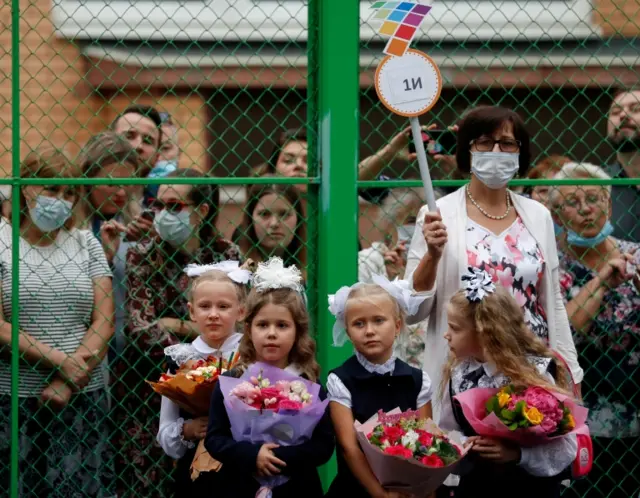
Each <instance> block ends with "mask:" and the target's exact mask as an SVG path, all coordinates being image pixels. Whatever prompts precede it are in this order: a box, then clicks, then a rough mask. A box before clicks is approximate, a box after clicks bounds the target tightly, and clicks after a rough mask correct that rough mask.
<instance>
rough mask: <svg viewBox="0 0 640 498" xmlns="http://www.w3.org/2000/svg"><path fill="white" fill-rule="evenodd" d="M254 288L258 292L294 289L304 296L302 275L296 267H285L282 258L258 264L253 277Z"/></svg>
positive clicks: (274, 258) (270, 259)
mask: <svg viewBox="0 0 640 498" xmlns="http://www.w3.org/2000/svg"><path fill="white" fill-rule="evenodd" d="M253 288H254V289H255V290H256V291H258V292H265V291H268V290H269V289H292V290H294V291H296V292H299V293H300V294H302V295H303V296H304V288H303V286H302V273H301V272H300V270H298V268H296V266H295V265H291V266H288V267H285V266H284V262H283V261H282V259H281V258H278V257H277V256H274V257H273V258H269V259H268V260H267V261H266V262H264V263H258V268H257V270H256V271H255V273H254V275H253Z"/></svg>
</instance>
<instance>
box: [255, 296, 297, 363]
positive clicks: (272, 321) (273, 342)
mask: <svg viewBox="0 0 640 498" xmlns="http://www.w3.org/2000/svg"><path fill="white" fill-rule="evenodd" d="M295 341H296V324H295V321H294V320H293V316H292V315H291V312H290V311H289V310H288V309H287V308H286V307H284V306H280V305H277V304H267V305H265V306H263V307H262V308H261V309H260V311H258V313H257V314H256V316H255V317H254V318H253V320H252V322H251V342H253V346H254V347H255V349H256V357H257V359H258V361H263V362H265V363H269V364H271V365H274V366H277V367H280V368H285V367H286V366H287V365H288V364H289V353H290V352H291V349H292V348H293V345H294V344H295Z"/></svg>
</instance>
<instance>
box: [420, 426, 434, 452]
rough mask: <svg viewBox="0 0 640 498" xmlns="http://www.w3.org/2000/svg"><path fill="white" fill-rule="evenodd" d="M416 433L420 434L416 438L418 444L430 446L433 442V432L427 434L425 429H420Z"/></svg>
mask: <svg viewBox="0 0 640 498" xmlns="http://www.w3.org/2000/svg"><path fill="white" fill-rule="evenodd" d="M418 434H420V437H419V438H418V441H419V442H420V444H421V445H423V446H426V447H427V448H430V447H431V445H432V444H433V434H429V433H428V432H427V431H422V430H421V431H419V432H418Z"/></svg>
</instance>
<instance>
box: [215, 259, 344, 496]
mask: <svg viewBox="0 0 640 498" xmlns="http://www.w3.org/2000/svg"><path fill="white" fill-rule="evenodd" d="M301 282H302V276H301V274H300V271H299V270H298V269H297V268H296V267H295V266H290V267H288V268H284V266H283V264H282V260H281V259H280V258H271V259H270V260H269V261H267V263H260V264H259V265H258V269H257V270H256V273H255V275H254V280H253V288H252V290H251V292H250V293H249V297H248V298H247V303H246V318H245V331H244V335H243V337H242V341H241V343H240V349H239V351H240V365H239V366H238V368H236V369H234V370H232V371H231V372H228V373H227V374H225V375H229V376H232V377H240V376H241V375H242V373H243V372H244V370H245V369H246V368H247V367H248V366H249V365H251V364H253V363H256V362H262V363H267V364H269V365H272V366H274V367H278V368H282V369H284V370H287V371H288V372H291V373H293V374H295V375H299V376H301V377H304V378H305V379H307V380H310V381H312V382H318V375H319V370H320V367H319V366H318V363H317V362H316V359H315V353H316V345H315V341H314V340H313V339H312V338H311V336H310V334H309V315H308V312H307V309H306V304H305V299H304V295H303V294H302V292H303V288H302V285H301ZM320 398H321V399H325V398H326V393H325V391H324V389H321V392H320ZM205 446H206V448H207V451H208V452H209V453H210V454H211V456H212V457H213V458H215V459H216V460H218V461H220V462H222V468H221V471H220V472H219V474H220V477H221V479H222V480H221V481H220V482H219V481H217V482H216V487H215V488H213V489H211V491H210V492H211V496H215V497H216V498H254V496H256V492H257V491H258V490H259V488H260V485H259V484H258V481H257V480H256V479H255V477H256V476H260V477H270V476H275V475H279V474H283V475H284V476H287V477H289V480H288V481H287V482H286V483H285V484H282V485H281V486H277V487H275V488H274V489H273V490H272V493H273V495H272V496H273V498H320V497H322V494H323V493H322V484H321V482H320V477H319V475H318V471H317V467H319V466H320V465H323V464H324V463H326V462H327V461H328V460H329V458H331V455H332V453H333V450H334V447H335V438H334V434H333V428H332V426H331V420H330V418H329V415H328V411H327V413H325V416H324V417H323V418H322V419H321V420H320V422H319V423H318V425H317V426H316V428H315V430H314V432H313V435H312V437H311V439H310V440H309V441H307V442H305V443H302V444H299V445H295V446H281V447H280V446H277V445H274V444H262V443H255V444H253V443H250V442H246V441H242V442H238V441H235V440H234V439H233V436H232V434H231V429H230V424H229V416H228V414H227V411H226V409H225V406H224V396H223V394H222V391H221V390H220V386H216V388H215V390H214V392H213V396H212V398H211V410H210V412H209V427H208V429H207V436H206V439H205Z"/></svg>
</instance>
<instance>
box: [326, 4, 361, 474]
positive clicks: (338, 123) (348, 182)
mask: <svg viewBox="0 0 640 498" xmlns="http://www.w3.org/2000/svg"><path fill="white" fill-rule="evenodd" d="M359 7H360V5H359V2H345V1H344V0H322V2H321V5H320V32H319V42H320V47H319V52H320V54H319V55H320V57H319V62H320V86H319V99H320V109H319V116H318V117H319V120H320V122H319V131H320V176H321V185H320V212H319V213H318V216H319V217H320V220H319V228H320V229H319V233H320V234H321V236H320V237H319V240H318V249H319V251H318V252H319V254H318V255H319V265H318V296H319V298H318V299H319V306H318V322H317V323H318V354H319V359H320V364H321V365H322V371H323V376H324V378H325V379H326V375H327V372H328V371H329V370H330V369H332V368H334V367H336V366H338V365H339V364H341V363H342V362H343V361H344V360H345V359H346V358H347V357H348V356H349V355H350V353H351V348H349V347H346V346H345V347H343V348H341V349H338V348H333V347H332V346H331V344H332V339H331V328H332V324H333V317H332V316H331V314H330V313H329V311H328V309H327V301H326V299H327V298H326V296H327V294H330V293H333V292H335V291H336V290H337V289H338V288H339V287H340V286H341V285H350V284H352V283H354V282H355V280H356V278H357V259H356V258H354V255H355V254H356V253H357V238H358V196H357V189H356V180H357V168H358V144H359V123H358V108H359V106H358V96H359V85H358V78H359V29H360V11H359ZM334 474H335V461H332V462H331V463H330V464H329V465H327V466H326V467H325V468H324V469H323V472H322V477H323V481H324V483H325V485H326V484H327V483H328V482H330V479H331V478H332V477H333V475H334Z"/></svg>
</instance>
